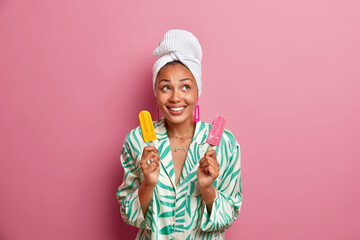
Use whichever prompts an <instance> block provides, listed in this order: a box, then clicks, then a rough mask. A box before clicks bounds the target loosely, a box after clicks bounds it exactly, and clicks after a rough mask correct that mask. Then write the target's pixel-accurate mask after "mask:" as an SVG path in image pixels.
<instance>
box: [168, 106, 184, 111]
mask: <svg viewBox="0 0 360 240" xmlns="http://www.w3.org/2000/svg"><path fill="white" fill-rule="evenodd" d="M167 109H170V110H171V111H172V112H181V111H182V110H184V109H185V107H167Z"/></svg>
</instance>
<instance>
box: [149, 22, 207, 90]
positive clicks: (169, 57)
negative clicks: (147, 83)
mask: <svg viewBox="0 0 360 240" xmlns="http://www.w3.org/2000/svg"><path fill="white" fill-rule="evenodd" d="M153 54H154V56H160V57H159V59H158V60H157V61H156V62H155V64H154V66H153V88H154V93H155V82H156V77H157V74H158V72H159V71H160V69H161V68H162V67H163V66H164V65H165V64H167V63H168V62H172V61H175V60H178V61H180V62H181V63H183V64H184V65H185V66H186V67H187V68H188V69H189V70H190V71H191V73H192V74H193V75H194V77H195V80H196V83H197V86H198V97H199V96H200V93H201V59H202V50H201V46H200V43H199V41H198V40H197V38H196V37H195V36H194V35H193V34H192V33H191V32H189V31H186V30H179V29H172V30H169V31H167V32H166V33H165V35H164V37H163V38H162V40H161V42H160V44H159V46H158V47H157V48H156V49H155V50H154V53H153Z"/></svg>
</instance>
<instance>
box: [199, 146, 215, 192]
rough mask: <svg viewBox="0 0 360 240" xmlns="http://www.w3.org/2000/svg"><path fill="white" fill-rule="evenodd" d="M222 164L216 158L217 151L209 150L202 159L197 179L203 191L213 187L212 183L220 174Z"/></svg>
mask: <svg viewBox="0 0 360 240" xmlns="http://www.w3.org/2000/svg"><path fill="white" fill-rule="evenodd" d="M219 172H220V164H219V163H218V161H217V159H216V151H215V150H214V149H211V150H208V151H207V152H206V153H205V155H204V157H203V158H202V159H200V162H199V167H198V169H197V173H196V174H197V180H198V184H199V187H200V189H201V191H202V192H205V191H207V190H208V189H209V188H210V187H212V183H213V182H214V181H215V179H216V178H217V177H218V176H219Z"/></svg>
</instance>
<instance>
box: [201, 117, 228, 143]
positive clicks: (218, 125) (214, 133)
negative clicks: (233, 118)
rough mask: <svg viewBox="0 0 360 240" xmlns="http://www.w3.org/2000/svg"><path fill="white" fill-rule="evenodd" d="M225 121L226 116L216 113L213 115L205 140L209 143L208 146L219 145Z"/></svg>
mask: <svg viewBox="0 0 360 240" xmlns="http://www.w3.org/2000/svg"><path fill="white" fill-rule="evenodd" d="M225 123H226V118H225V117H224V116H221V115H218V116H216V117H215V119H214V121H213V123H212V126H211V130H210V133H209V135H208V137H207V139H206V142H207V143H208V144H210V146H219V144H220V141H221V137H222V134H223V132H224V129H225ZM210 148H211V147H210Z"/></svg>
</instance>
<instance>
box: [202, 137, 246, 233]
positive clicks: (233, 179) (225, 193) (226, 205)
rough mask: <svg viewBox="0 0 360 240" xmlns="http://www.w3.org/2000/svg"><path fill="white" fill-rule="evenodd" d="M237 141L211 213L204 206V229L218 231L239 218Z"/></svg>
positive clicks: (239, 196)
mask: <svg viewBox="0 0 360 240" xmlns="http://www.w3.org/2000/svg"><path fill="white" fill-rule="evenodd" d="M234 141H235V144H234V145H233V146H234V147H233V149H232V151H231V154H230V155H229V156H225V157H227V158H228V164H227V166H226V169H225V171H224V173H223V176H222V179H219V184H217V185H218V186H217V187H215V188H216V194H217V199H216V200H215V202H214V203H213V206H212V211H211V214H208V209H207V206H206V205H205V207H204V212H203V216H202V219H201V229H202V230H203V231H217V230H221V229H227V228H229V227H230V226H231V225H232V223H233V222H234V221H235V220H236V219H237V218H238V216H239V213H240V207H241V204H242V189H241V164H240V145H239V144H238V143H237V142H236V140H234ZM223 157H224V156H223Z"/></svg>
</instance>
